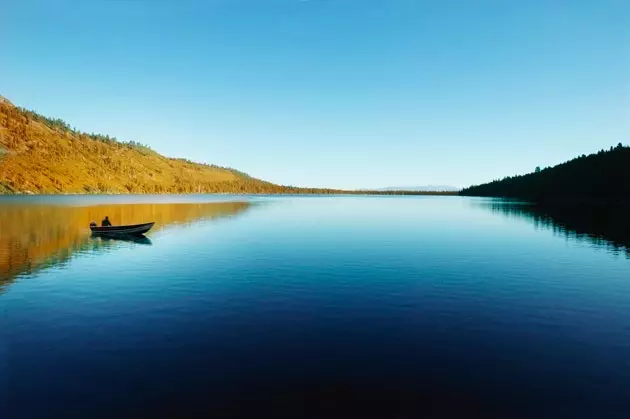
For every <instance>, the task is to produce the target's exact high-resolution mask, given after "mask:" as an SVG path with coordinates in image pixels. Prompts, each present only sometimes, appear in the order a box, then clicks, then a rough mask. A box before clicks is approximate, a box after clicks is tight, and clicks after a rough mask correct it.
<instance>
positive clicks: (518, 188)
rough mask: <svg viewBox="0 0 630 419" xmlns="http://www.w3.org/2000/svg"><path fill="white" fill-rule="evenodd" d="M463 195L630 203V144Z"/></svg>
mask: <svg viewBox="0 0 630 419" xmlns="http://www.w3.org/2000/svg"><path fill="white" fill-rule="evenodd" d="M460 195H465V196H487V197H506V198H516V199H523V200H528V201H533V202H540V203H558V204H559V203H580V202H582V203H600V204H605V205H612V204H630V147H626V146H624V145H623V144H621V143H619V144H618V145H617V146H616V147H611V148H610V149H609V150H600V151H599V152H598V153H595V154H591V155H588V156H587V155H581V156H579V157H577V158H575V159H573V160H570V161H567V162H565V163H562V164H559V165H557V166H554V167H546V168H544V169H541V168H539V167H538V168H536V169H535V170H534V172H533V173H529V174H526V175H521V176H508V177H505V178H503V179H500V180H495V181H493V182H490V183H486V184H482V185H475V186H470V187H468V188H464V189H463V190H461V191H460Z"/></svg>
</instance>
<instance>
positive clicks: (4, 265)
mask: <svg viewBox="0 0 630 419" xmlns="http://www.w3.org/2000/svg"><path fill="white" fill-rule="evenodd" d="M105 215H109V216H110V219H112V221H113V222H114V223H118V224H124V223H136V222H143V221H153V220H154V221H156V222H157V223H156V226H155V228H154V230H153V231H151V233H150V234H149V235H148V238H146V239H143V240H136V241H124V240H102V239H95V238H91V237H90V236H89V231H88V229H87V226H88V224H89V222H90V221H92V220H96V221H99V220H100V219H101V218H103V216H105ZM623 215H624V214H612V215H611V214H609V213H605V214H602V213H601V212H599V211H582V210H580V209H574V210H571V211H566V210H564V211H558V210H557V209H555V210H552V209H542V208H534V207H530V206H527V205H519V204H515V203H508V202H502V201H496V200H482V199H470V198H459V197H282V198H274V197H242V196H232V197H230V196H220V197H217V196H214V197H206V196H189V197H54V198H53V197H25V198H15V197H14V198H0V315H1V316H2V317H1V319H2V322H1V328H0V338H1V342H2V343H1V344H0V416H1V417H6V418H39V417H63V418H74V417H77V418H78V417H93V418H96V417H99V418H100V417H103V418H106V417H107V418H109V417H117V418H121V417H139V416H148V417H187V416H195V415H198V416H199V417H235V416H249V417H281V416H282V417H340V416H343V417H350V416H360V417H366V416H378V417H384V418H390V417H391V418H401V417H423V415H425V416H424V417H449V416H450V417H452V415H453V414H455V413H459V414H460V415H461V416H459V417H472V416H482V417H491V416H497V417H537V418H541V417H550V418H559V417H567V418H569V417H570V418H574V417H585V418H604V417H619V418H624V417H625V418H627V417H630V252H629V251H628V248H629V245H630V240H628V238H629V237H630V229H628V222H627V221H625V217H624V216H623ZM3 411H4V413H3Z"/></svg>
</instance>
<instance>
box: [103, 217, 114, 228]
mask: <svg viewBox="0 0 630 419" xmlns="http://www.w3.org/2000/svg"><path fill="white" fill-rule="evenodd" d="M111 226H112V223H110V222H109V216H107V215H106V216H105V219H104V220H103V221H101V227H111Z"/></svg>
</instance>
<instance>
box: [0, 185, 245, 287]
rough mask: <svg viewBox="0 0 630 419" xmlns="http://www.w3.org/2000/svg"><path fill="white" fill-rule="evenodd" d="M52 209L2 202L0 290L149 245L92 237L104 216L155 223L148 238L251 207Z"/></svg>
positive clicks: (40, 202)
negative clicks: (94, 257)
mask: <svg viewBox="0 0 630 419" xmlns="http://www.w3.org/2000/svg"><path fill="white" fill-rule="evenodd" d="M54 199H55V201H54V204H51V203H49V202H50V201H47V200H46V197H42V199H41V200H38V201H37V202H35V203H33V202H30V203H25V202H24V201H22V200H15V201H12V200H10V199H9V200H7V199H5V200H4V201H3V202H2V203H1V204H0V232H1V234H0V291H1V290H2V288H3V287H5V286H7V285H8V284H10V283H11V282H12V281H14V280H15V278H17V277H18V276H24V275H32V274H35V273H36V272H37V271H39V270H41V269H44V268H47V267H50V266H56V265H60V264H64V263H66V262H67V261H69V260H70V259H71V258H72V257H74V256H75V255H76V254H81V253H86V252H102V251H105V250H107V249H111V250H113V249H114V248H115V246H116V245H117V244H118V245H120V244H124V243H125V242H127V243H131V244H133V245H135V244H140V245H151V240H149V238H148V237H146V236H145V237H144V238H140V239H135V238H134V239H125V238H112V239H109V240H108V239H107V238H105V239H104V238H102V237H101V238H93V237H91V236H90V234H91V233H90V230H89V225H90V222H91V221H93V220H101V219H102V218H103V217H104V216H105V215H108V216H109V218H110V219H111V220H112V221H113V222H114V223H115V224H136V223H144V222H149V221H155V222H156V223H155V226H154V228H153V229H152V230H151V232H150V234H154V233H158V232H159V231H160V230H162V229H164V228H167V227H169V226H171V225H180V226H181V225H188V224H190V223H195V222H200V221H201V220H212V219H218V218H225V217H231V216H234V215H237V214H240V213H243V212H245V211H246V210H247V209H248V208H250V206H251V204H250V203H248V202H222V203H216V202H215V203H160V204H147V203H142V204H112V205H90V206H78V205H77V202H76V198H74V197H73V199H72V200H71V199H68V201H67V202H69V204H66V205H63V202H64V201H63V200H62V201H61V202H62V203H61V204H60V203H59V201H60V198H59V197H55V198H54Z"/></svg>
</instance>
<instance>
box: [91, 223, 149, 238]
mask: <svg viewBox="0 0 630 419" xmlns="http://www.w3.org/2000/svg"><path fill="white" fill-rule="evenodd" d="M153 224H155V222H151V223H144V224H134V225H127V226H109V227H98V226H95V225H93V224H90V230H92V234H93V235H99V236H141V235H143V234H144V233H146V232H147V231H149V230H151V228H152V227H153Z"/></svg>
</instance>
